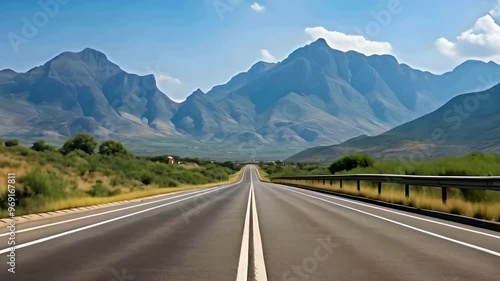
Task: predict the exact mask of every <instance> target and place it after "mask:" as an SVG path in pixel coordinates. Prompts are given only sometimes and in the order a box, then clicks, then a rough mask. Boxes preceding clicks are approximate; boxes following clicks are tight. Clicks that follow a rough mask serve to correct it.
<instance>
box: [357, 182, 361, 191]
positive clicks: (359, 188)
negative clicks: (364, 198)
mask: <svg viewBox="0 0 500 281" xmlns="http://www.w3.org/2000/svg"><path fill="white" fill-rule="evenodd" d="M360 190H361V181H360V180H358V191H360Z"/></svg>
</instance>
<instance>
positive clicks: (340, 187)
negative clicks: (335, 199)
mask: <svg viewBox="0 0 500 281" xmlns="http://www.w3.org/2000/svg"><path fill="white" fill-rule="evenodd" d="M340 188H342V180H340Z"/></svg>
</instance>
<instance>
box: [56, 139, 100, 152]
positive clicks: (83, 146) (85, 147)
mask: <svg viewBox="0 0 500 281" xmlns="http://www.w3.org/2000/svg"><path fill="white" fill-rule="evenodd" d="M96 147H97V141H96V140H95V139H94V137H92V136H91V135H88V134H80V135H77V136H75V137H73V138H70V139H69V140H67V141H66V142H65V143H64V145H63V147H62V148H61V149H60V151H61V153H63V154H65V155H66V154H68V153H70V152H72V151H75V150H81V151H83V152H85V153H87V154H93V153H94V150H95V148H96Z"/></svg>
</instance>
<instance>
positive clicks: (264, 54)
mask: <svg viewBox="0 0 500 281" xmlns="http://www.w3.org/2000/svg"><path fill="white" fill-rule="evenodd" d="M260 54H261V55H262V60H264V61H266V62H276V61H278V60H277V59H276V57H275V56H273V55H272V54H271V53H270V52H269V51H268V50H266V49H262V50H260Z"/></svg>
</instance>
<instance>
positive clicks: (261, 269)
mask: <svg viewBox="0 0 500 281" xmlns="http://www.w3.org/2000/svg"><path fill="white" fill-rule="evenodd" d="M250 189H251V190H252V209H253V212H252V225H253V250H254V253H253V256H254V266H255V268H254V270H255V281H267V273H266V263H265V262H264V250H263V248H262V237H261V236H260V227H259V217H258V215H257V206H256V203H255V189H254V187H253V182H252V177H251V176H250Z"/></svg>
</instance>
